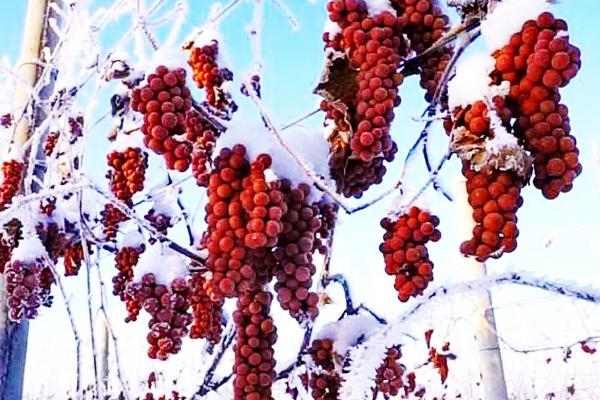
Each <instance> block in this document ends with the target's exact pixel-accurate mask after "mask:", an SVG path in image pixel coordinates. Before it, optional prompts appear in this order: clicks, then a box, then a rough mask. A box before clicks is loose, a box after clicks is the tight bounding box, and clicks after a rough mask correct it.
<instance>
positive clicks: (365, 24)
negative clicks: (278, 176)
mask: <svg viewBox="0 0 600 400" xmlns="http://www.w3.org/2000/svg"><path fill="white" fill-rule="evenodd" d="M327 10H328V12H329V19H330V20H331V21H333V22H335V23H336V24H337V25H338V26H339V27H340V29H341V33H339V34H337V35H335V36H334V37H331V36H330V35H328V34H327V35H325V37H324V39H325V41H326V44H325V46H326V47H331V48H335V49H337V50H340V51H343V52H345V53H346V55H347V57H348V60H349V64H350V66H351V68H354V69H356V70H357V75H356V82H357V91H356V93H355V95H354V98H353V99H350V100H349V101H348V103H349V104H347V106H348V116H346V115H343V114H342V113H341V112H340V111H339V110H338V111H333V110H332V108H333V106H332V105H331V104H327V102H325V103H324V104H323V105H322V108H323V109H326V110H327V111H328V117H332V118H333V121H334V122H336V123H337V124H338V129H341V130H342V131H349V132H352V134H351V137H350V139H349V147H350V151H351V153H350V155H349V157H348V165H346V166H344V169H345V170H344V171H343V172H341V173H339V171H334V176H336V177H337V176H341V179H340V178H338V179H337V180H338V188H339V189H340V190H341V191H342V193H344V195H345V196H348V197H350V196H355V197H359V196H360V195H362V193H363V192H364V191H365V190H366V189H367V188H368V187H369V186H370V185H371V184H373V183H378V181H380V180H381V177H382V176H383V174H384V173H385V167H383V160H384V159H385V160H387V161H391V160H392V159H393V158H394V154H395V153H396V151H397V147H396V145H395V144H394V142H393V141H392V139H391V136H390V133H389V129H390V124H391V122H392V120H393V118H394V112H393V109H394V107H395V106H397V105H399V104H400V97H399V96H398V86H399V85H400V84H401V83H402V81H403V76H402V74H401V73H399V72H397V70H398V67H399V65H400V62H401V60H402V59H403V58H404V57H405V56H406V54H407V49H406V45H405V42H404V40H403V38H402V25H401V24H400V23H399V20H398V18H396V17H395V16H394V15H393V14H391V13H390V12H387V11H385V12H382V13H380V14H378V15H375V16H369V15H368V13H367V4H366V2H365V1H363V0H334V1H330V2H329V3H328V4H327ZM340 114H341V115H340ZM343 120H348V121H349V122H350V124H351V126H348V122H346V121H343ZM342 121H343V122H342ZM347 128H351V129H347ZM336 172H337V173H336Z"/></svg>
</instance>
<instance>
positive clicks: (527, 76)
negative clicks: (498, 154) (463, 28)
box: [492, 12, 582, 199]
mask: <svg viewBox="0 0 600 400" xmlns="http://www.w3.org/2000/svg"><path fill="white" fill-rule="evenodd" d="M567 29H568V27H567V23H566V22H565V21H563V20H561V19H556V18H555V17H554V16H553V15H552V14H551V13H547V12H546V13H542V14H540V15H539V17H538V18H537V20H535V21H534V20H530V21H527V22H526V23H525V24H524V25H523V28H522V29H521V32H518V33H515V34H514V35H512V37H511V39H510V41H509V43H508V44H507V45H506V46H504V47H503V48H501V49H499V50H497V51H496V52H495V53H494V58H495V60H496V68H495V70H494V72H493V73H492V77H493V78H494V80H495V81H496V82H499V81H509V82H510V85H511V87H510V94H509V106H510V107H511V109H512V112H513V114H514V116H515V118H516V120H515V122H514V124H513V128H514V132H515V134H516V135H517V136H518V137H519V138H520V139H521V140H522V141H523V143H524V145H525V148H526V149H527V150H529V151H530V152H531V154H532V156H533V157H534V171H535V177H534V179H533V184H534V186H535V187H537V188H538V189H540V190H541V191H542V194H543V195H544V196H545V197H546V198H548V199H554V198H556V197H558V195H559V194H560V193H561V192H568V191H570V190H571V188H572V186H573V180H574V179H575V178H576V177H577V176H578V175H579V174H580V173H581V170H582V167H581V164H580V163H579V150H578V149H577V146H576V144H577V143H576V140H575V138H574V137H573V136H572V135H571V134H570V133H571V126H570V123H569V110H568V108H567V107H566V106H565V105H564V104H561V103H560V94H559V89H560V88H562V87H564V86H566V85H567V84H568V83H569V82H570V80H571V79H573V78H574V77H575V76H576V74H577V72H578V71H579V68H580V67H581V58H580V51H579V49H578V48H577V47H575V46H574V45H572V44H570V43H569V37H568V35H566V34H565V33H566V32H567Z"/></svg>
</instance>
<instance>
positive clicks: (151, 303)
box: [127, 274, 192, 361]
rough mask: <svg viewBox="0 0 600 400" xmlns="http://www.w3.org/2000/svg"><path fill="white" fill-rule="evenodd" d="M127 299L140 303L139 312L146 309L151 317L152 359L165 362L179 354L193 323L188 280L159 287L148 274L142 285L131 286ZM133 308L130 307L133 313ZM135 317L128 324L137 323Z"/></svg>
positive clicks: (149, 355)
mask: <svg viewBox="0 0 600 400" xmlns="http://www.w3.org/2000/svg"><path fill="white" fill-rule="evenodd" d="M127 297H129V299H130V301H129V302H133V303H136V304H135V307H136V311H137V312H139V310H140V309H141V308H143V309H144V310H145V311H146V312H147V313H148V314H150V321H149V322H148V326H149V328H150V332H149V333H148V335H147V340H148V343H149V344H150V348H149V349H148V357H150V358H151V359H159V360H161V361H164V360H167V359H168V358H169V354H177V353H178V352H179V350H181V343H182V338H183V337H184V336H185V335H186V334H187V333H188V326H189V325H190V323H191V322H192V316H191V315H190V313H189V312H188V309H189V307H190V303H189V300H188V298H189V288H188V286H187V283H186V281H185V279H182V278H176V279H174V280H173V281H172V282H171V284H170V286H166V285H161V284H159V283H157V282H156V278H155V276H154V274H145V275H144V276H143V277H142V280H141V282H139V283H131V284H129V285H128V286H127ZM132 306H134V305H128V311H130V313H131V309H130V307H132ZM136 316H137V315H136ZM136 316H135V317H136ZM135 317H133V318H131V315H130V317H128V320H135Z"/></svg>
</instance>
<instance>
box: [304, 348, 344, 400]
mask: <svg viewBox="0 0 600 400" xmlns="http://www.w3.org/2000/svg"><path fill="white" fill-rule="evenodd" d="M307 352H308V354H309V355H310V357H311V360H312V362H313V364H314V368H312V371H310V373H309V379H308V385H309V387H310V389H311V395H312V397H313V399H320V400H337V399H338V393H339V390H340V386H341V384H342V380H341V378H340V376H339V374H338V373H337V371H336V369H335V358H334V350H333V341H332V340H331V339H315V340H313V342H312V343H311V346H310V348H309V349H308V351H307Z"/></svg>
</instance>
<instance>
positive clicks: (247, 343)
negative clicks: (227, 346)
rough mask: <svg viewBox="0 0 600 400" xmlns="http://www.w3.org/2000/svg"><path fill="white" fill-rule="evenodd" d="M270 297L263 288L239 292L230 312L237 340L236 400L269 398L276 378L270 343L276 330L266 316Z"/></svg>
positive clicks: (235, 348)
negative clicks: (234, 305)
mask: <svg viewBox="0 0 600 400" xmlns="http://www.w3.org/2000/svg"><path fill="white" fill-rule="evenodd" d="M272 300H273V296H272V295H271V294H270V293H269V292H267V291H264V290H258V291H256V292H251V293H246V294H242V295H241V296H240V297H239V298H238V300H237V308H236V310H235V311H234V313H233V320H234V322H235V330H236V343H235V345H234V347H233V350H234V354H235V361H234V367H233V373H234V375H235V378H234V381H233V393H234V399H235V400H251V399H252V400H261V399H271V398H272V395H271V386H272V385H273V381H274V379H275V357H274V354H273V345H274V344H275V342H276V340H277V332H276V328H275V325H274V323H273V319H272V318H271V317H270V316H269V310H270V307H271V301H272Z"/></svg>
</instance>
